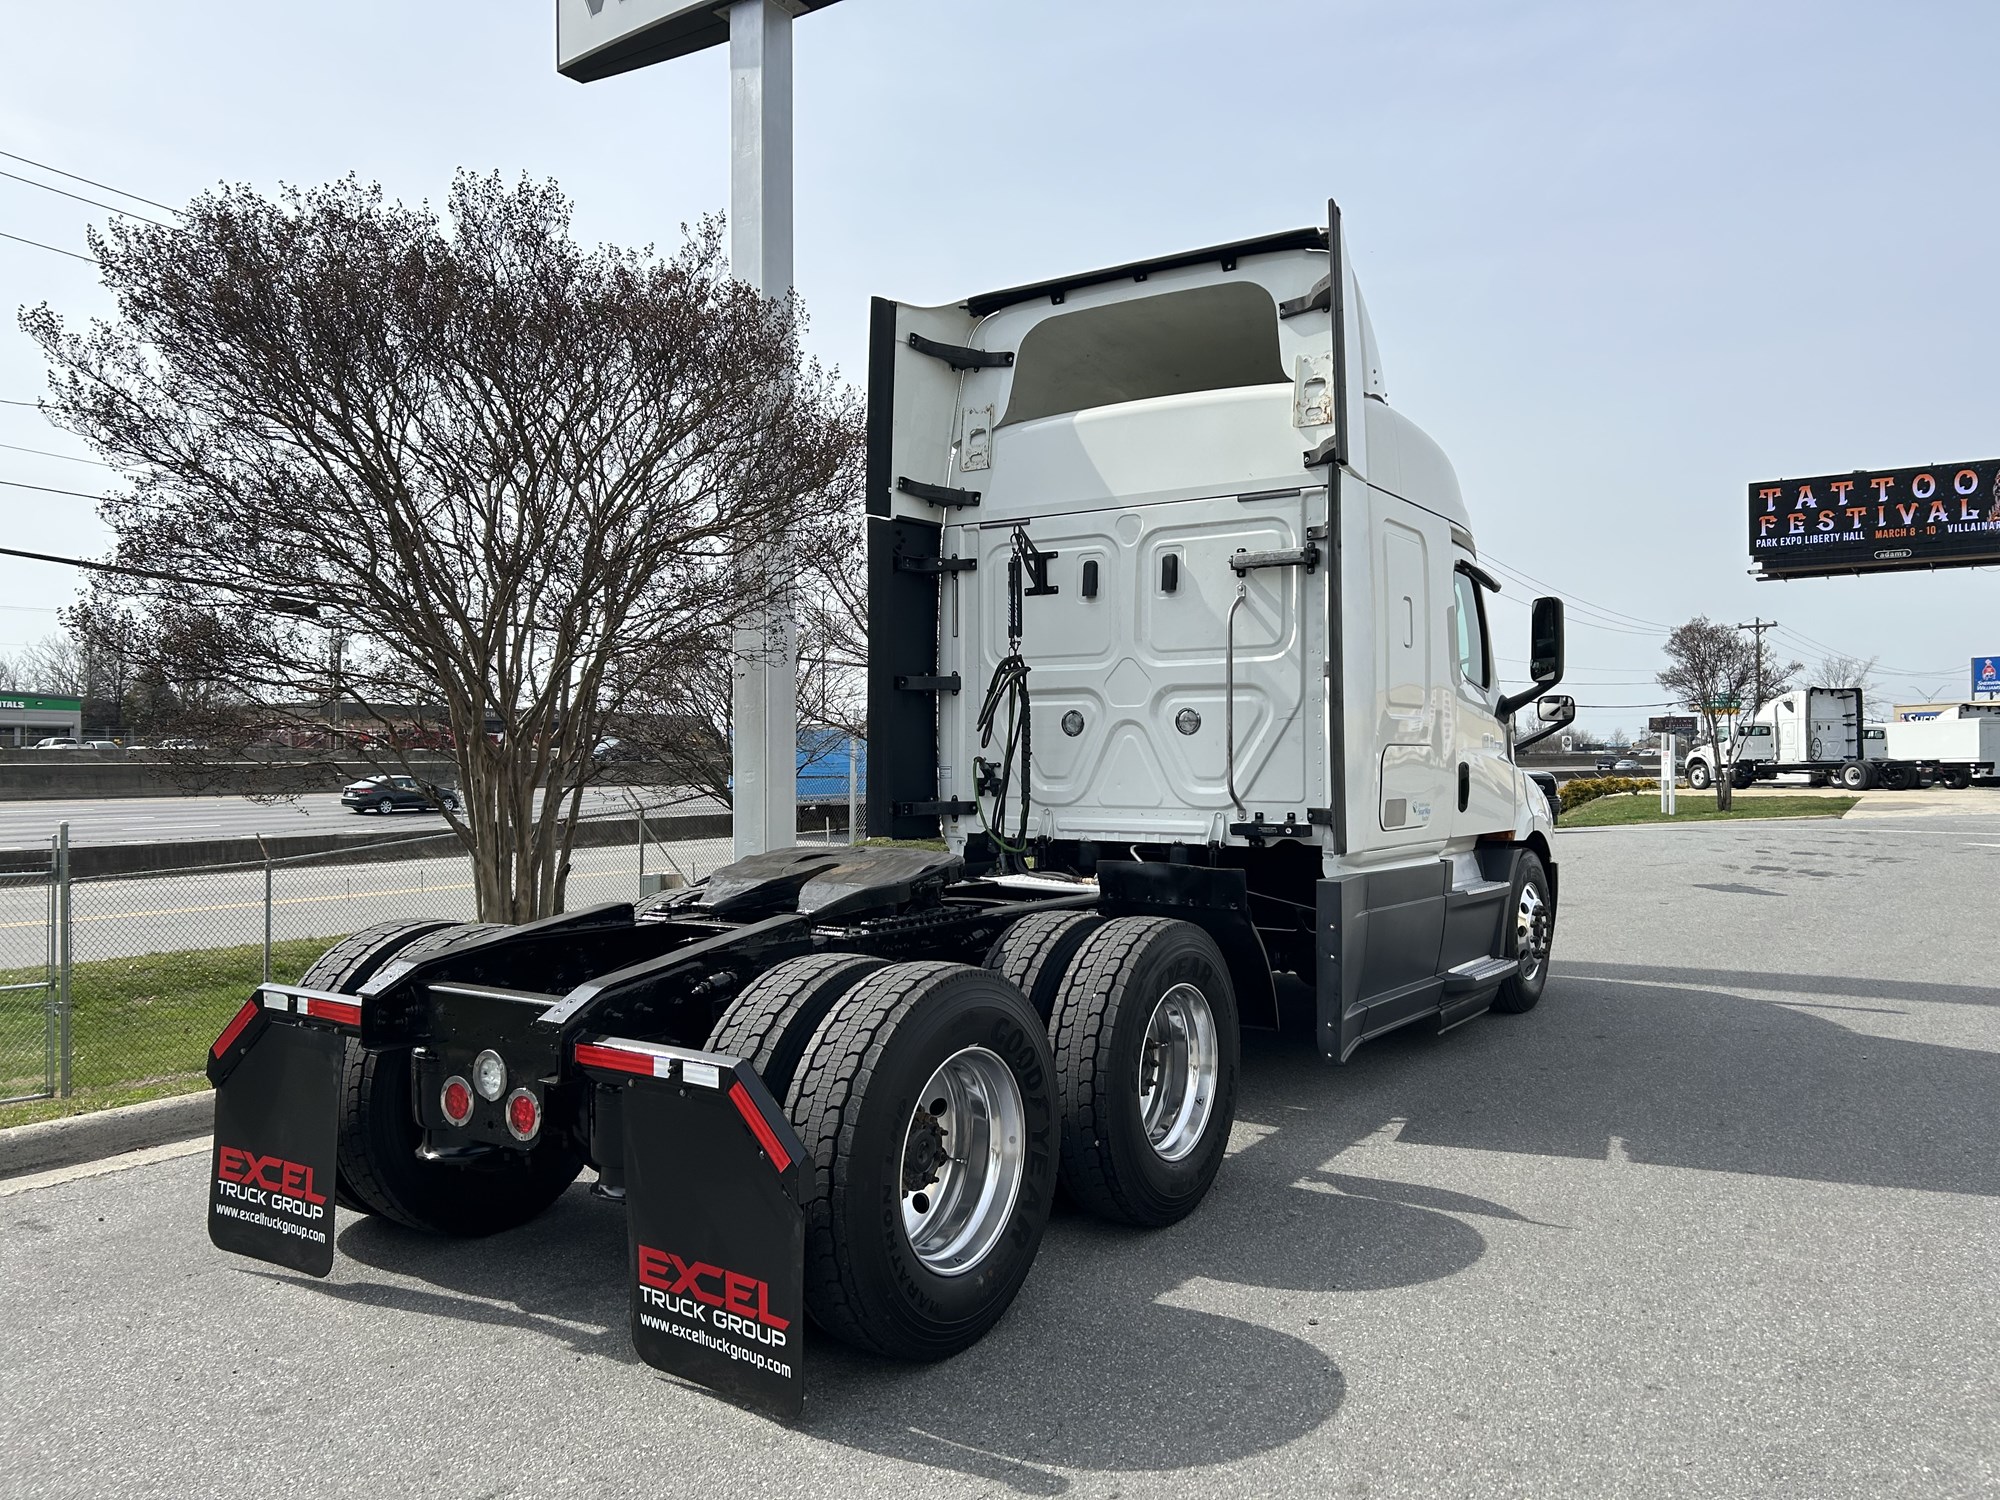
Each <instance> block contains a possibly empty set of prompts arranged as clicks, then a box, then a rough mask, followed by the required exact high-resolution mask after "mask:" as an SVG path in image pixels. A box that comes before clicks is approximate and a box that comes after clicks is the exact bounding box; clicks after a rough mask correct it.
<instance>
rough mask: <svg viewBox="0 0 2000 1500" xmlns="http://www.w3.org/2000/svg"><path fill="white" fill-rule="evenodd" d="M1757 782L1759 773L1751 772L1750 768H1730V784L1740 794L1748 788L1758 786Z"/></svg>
mask: <svg viewBox="0 0 2000 1500" xmlns="http://www.w3.org/2000/svg"><path fill="white" fill-rule="evenodd" d="M1756 781H1757V773H1756V772H1755V771H1753V770H1751V769H1750V768H1749V767H1747V766H1732V767H1730V770H1729V784H1730V785H1731V786H1733V787H1735V788H1736V790H1737V791H1739V792H1740V791H1743V790H1745V789H1746V788H1748V787H1751V786H1754V785H1755V784H1756Z"/></svg>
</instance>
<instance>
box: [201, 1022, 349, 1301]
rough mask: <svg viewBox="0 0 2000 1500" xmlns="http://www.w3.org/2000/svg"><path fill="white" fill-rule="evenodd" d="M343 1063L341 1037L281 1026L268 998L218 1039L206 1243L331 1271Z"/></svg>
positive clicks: (317, 1272)
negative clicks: (268, 1010) (267, 1010)
mask: <svg viewBox="0 0 2000 1500" xmlns="http://www.w3.org/2000/svg"><path fill="white" fill-rule="evenodd" d="M260 998H261V997H260ZM345 1057H346V1043H345V1042H344V1041H343V1040H342V1038H341V1036H340V1034H339V1033H338V1032H337V1031H328V1030H321V1029H319V1028H318V1027H309V1026H302V1025H296V1024H288V1023H279V1024H274V1023H273V1022H272V1021H271V1020H269V1019H267V1017H266V1015H265V1014H264V1011H263V1005H262V1004H260V999H253V1000H252V1001H251V1002H250V1003H249V1004H248V1005H246V1006H244V1008H243V1010H242V1011H241V1012H240V1013H239V1014H238V1015H237V1017H236V1019H235V1020H234V1021H231V1022H230V1024H229V1028H228V1029H227V1030H225V1031H224V1032H223V1033H222V1035H221V1036H220V1037H218V1038H217V1039H216V1043H215V1046H214V1048H213V1049H211V1051H210V1054H209V1064H208V1070H209V1077H210V1079H211V1080H212V1081H213V1082H214V1083H215V1148H214V1154H213V1156H212V1158H211V1160H210V1172H209V1183H208V1237H209V1239H210V1240H212V1241H213V1242H214V1243H215V1245H216V1246H217V1247H218V1248H220V1249H223V1250H230V1251H234V1252H235V1253H236V1254H238V1255H248V1256H251V1257H253V1258H254V1259H256V1260H264V1261H269V1262H271V1264H273V1265H278V1266H285V1267H288V1268H290V1269H291V1270H294V1271H304V1272H306V1273H307V1274H308V1275H311V1276H324V1275H326V1274H327V1273H328V1272H329V1271H331V1270H332V1269H333V1195H334V1177H335V1174H336V1173H337V1171H338V1170H339V1168H338V1164H337V1151H338V1145H339V1130H340V1081H341V1069H342V1066H343V1064H344V1062H345Z"/></svg>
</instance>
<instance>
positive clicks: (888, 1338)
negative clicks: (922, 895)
mask: <svg viewBox="0 0 2000 1500" xmlns="http://www.w3.org/2000/svg"><path fill="white" fill-rule="evenodd" d="M788 1107H789V1113H790V1115H791V1119H792V1123H793V1125H794V1126H796V1127H797V1129H798V1132H799V1135H800V1138H801V1139H802V1140H803V1141H804V1142H805V1145H806V1149H807V1151H808V1152H810V1153H811V1155H812V1163H813V1172H812V1179H811V1188H810V1196H809V1197H808V1198H807V1200H806V1203H805V1231H806V1255H805V1262H806V1264H805V1290H806V1307H807V1310H808V1311H809V1312H810V1313H811V1314H812V1317H813V1321H814V1322H815V1323H817V1324H818V1325H819V1326H820V1327H821V1328H822V1329H823V1330H825V1331H826V1332H827V1333H828V1334H830V1335H832V1336H833V1337H834V1338H837V1339H839V1340H840V1341H841V1342H843V1343H846V1344H851V1345H853V1346H854V1347H856V1348H858V1349H865V1350H869V1351H871V1352H874V1353H877V1354H885V1355H889V1356H892V1357H894V1358H897V1359H909V1360H937V1359H945V1358H948V1357H949V1356H951V1355H953V1354H957V1353H958V1352H959V1351H961V1350H963V1349H966V1348H968V1347H970V1346H971V1345H972V1344H973V1343H975V1342H977V1340H978V1339H979V1338H980V1337H981V1336H982V1335H983V1334H984V1333H985V1332H986V1331H987V1329H989V1328H991V1327H992V1326H993V1324H994V1323H996V1322H998V1321H999V1319H1000V1317H1001V1315H1002V1314H1003V1313H1005V1312H1006V1311H1007V1308H1008V1307H1009V1305H1011V1304H1012V1302H1013V1300H1014V1295H1015V1293H1016V1292H1018V1291H1019V1290H1020V1288H1021V1283H1022V1281H1023V1280H1025V1279H1026V1277H1027V1274H1028V1268H1029V1266H1031V1265H1032V1264H1033V1263H1034V1259H1035V1251H1036V1249H1037V1248H1038V1247H1039V1246H1040V1244H1041V1240H1042V1231H1043V1229H1044V1228H1045V1227H1046V1226H1047V1224H1048V1219H1049V1207H1050V1203H1051V1201H1052V1200H1053V1197H1054V1192H1055V1184H1056V1166H1057V1159H1058V1155H1059V1153H1058V1147H1057V1141H1058V1132H1059V1128H1060V1127H1059V1123H1058V1114H1057V1107H1056V1089H1055V1065H1054V1061H1053V1060H1052V1059H1051V1057H1050V1056H1049V1042H1048V1036H1047V1034H1046V1033H1045V1032H1044V1031H1043V1029H1042V1023H1041V1018H1040V1017H1038V1016H1037V1015H1036V1014H1035V1013H1034V1011H1033V1009H1032V1008H1030V1006H1029V1005H1028V1002H1027V1000H1026V998H1025V997H1024V996H1023V995H1022V994H1021V992H1020V991H1019V990H1018V989H1016V988H1015V987H1014V986H1013V985H1012V984H1010V983H1008V981H1006V980H1005V979H1003V978H1001V977H1000V976H999V975H998V974H995V973H992V972H991V971H989V970H986V969H975V968H972V967H971V966H970V965H966V964H948V963H904V964H892V965H890V966H888V967H886V968H883V969H879V970H877V971H876V972H875V973H873V974H871V975H869V976H868V977H866V978H865V979H863V980H862V981H861V983H860V984H859V985H857V986H856V987H855V988H854V989H852V990H851V991H849V992H848V994H847V996H846V997H845V998H844V999H842V1000H841V1001H840V1002H839V1003H838V1004H837V1005H836V1006H835V1007H834V1010H833V1013H832V1014H831V1015H829V1016H828V1017H827V1019H826V1022H825V1024H824V1025H823V1026H822V1027H821V1028H820V1031H819V1034H818V1035H817V1036H816V1037H815V1038H814V1039H813V1045H812V1051H811V1053H810V1054H809V1055H808V1056H807V1058H806V1059H805V1062H804V1064H803V1066H802V1067H801V1068H800V1070H799V1073H798V1076H797V1077H796V1078H795V1079H794V1080H793V1082H792V1090H791V1095H790V1099H789V1101H788Z"/></svg>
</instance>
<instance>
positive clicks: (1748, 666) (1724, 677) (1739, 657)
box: [1659, 615, 1757, 812]
mask: <svg viewBox="0 0 2000 1500" xmlns="http://www.w3.org/2000/svg"><path fill="white" fill-rule="evenodd" d="M1665 650H1666V654H1667V662H1668V666H1667V669H1666V670H1665V671H1664V672H1661V673H1660V674H1659V683H1660V686H1661V687H1663V688H1665V689H1666V690H1667V691H1668V692H1670V693H1672V694H1673V695H1674V696H1675V698H1676V699H1678V700H1679V701H1680V702H1681V703H1683V704H1685V705H1686V706H1687V707H1688V708H1690V709H1692V710H1693V711H1694V712H1695V713H1697V714H1699V715H1700V716H1701V722H1702V729H1703V731H1704V733H1705V735H1706V737H1707V740H1708V743H1709V744H1711V745H1713V746H1715V747H1716V748H1717V750H1718V751H1720V749H1721V746H1722V721H1723V715H1724V714H1725V713H1726V712H1727V710H1725V709H1724V708H1723V707H1722V705H1723V704H1725V703H1732V702H1741V701H1742V699H1743V698H1744V696H1745V695H1746V694H1747V693H1748V692H1749V691H1750V685H1751V683H1752V682H1753V681H1754V680H1755V678H1756V672H1757V658H1756V654H1755V650H1754V648H1753V647H1752V646H1751V645H1750V643H1749V642H1748V641H1746V640H1745V639H1744V638H1743V636H1742V635H1741V634H1740V633H1739V632H1738V631H1736V630H1735V629H1733V628H1732V627H1730V626H1728V625H1722V624H1718V623H1716V622H1715V621H1713V620H1711V619H1709V618H1708V617H1707V616H1706V615H1697V616H1695V617H1694V618H1693V619H1692V620H1689V621H1688V622H1687V623H1686V624H1685V625H1679V626H1676V627H1675V628H1674V631H1673V633H1672V634H1671V635H1669V636H1668V637H1667V644H1666V647H1665ZM1717 760H1718V765H1719V763H1720V755H1719V754H1718V757H1717ZM1661 774H1663V775H1665V774H1667V768H1666V767H1664V766H1663V767H1661ZM1734 790H1735V788H1734V787H1733V786H1732V785H1731V783H1730V779H1729V777H1728V776H1727V775H1726V774H1723V773H1721V772H1720V771H1718V774H1717V775H1716V778H1715V805H1716V807H1717V808H1719V809H1720V810H1721V811H1723V812H1727V811H1729V808H1730V804H1731V801H1732V793H1733V792H1734Z"/></svg>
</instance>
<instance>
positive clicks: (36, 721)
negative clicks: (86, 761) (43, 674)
mask: <svg viewBox="0 0 2000 1500" xmlns="http://www.w3.org/2000/svg"><path fill="white" fill-rule="evenodd" d="M55 736H66V737H67V738H70V739H77V740H80V739H82V738H83V700H82V699H81V698H52V697H50V696H49V695H48V694H46V693H7V692H0V746H11V745H32V744H34V743H35V741H36V740H44V739H50V738H52V737H55Z"/></svg>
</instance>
